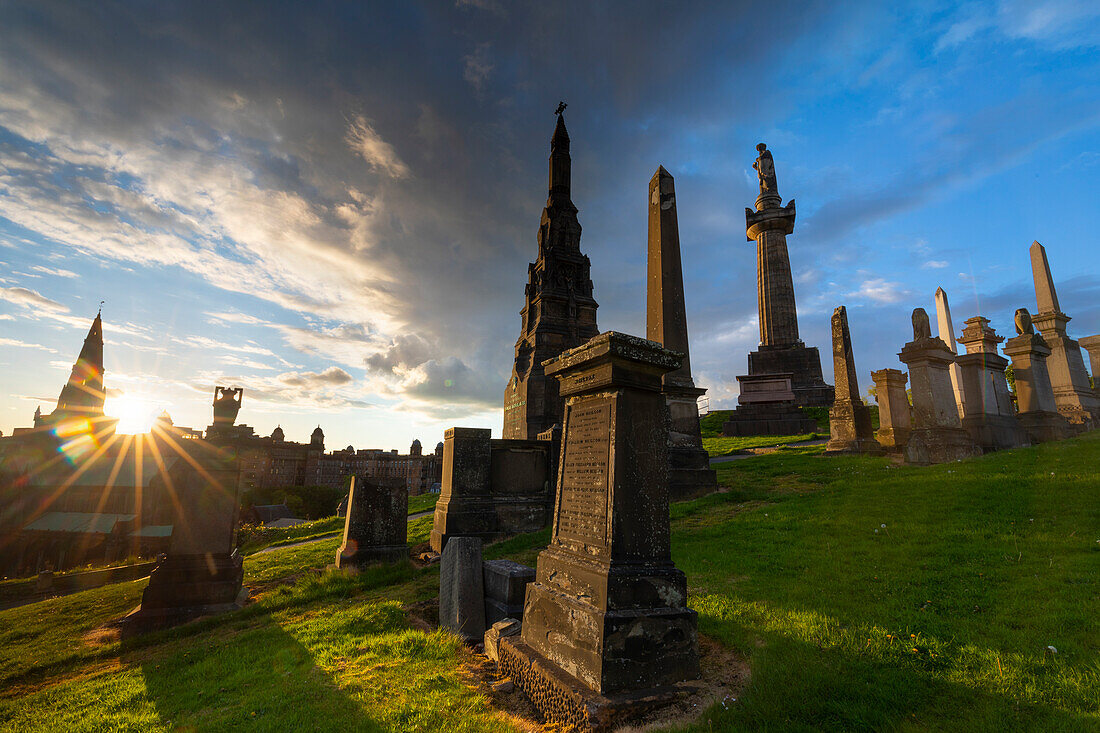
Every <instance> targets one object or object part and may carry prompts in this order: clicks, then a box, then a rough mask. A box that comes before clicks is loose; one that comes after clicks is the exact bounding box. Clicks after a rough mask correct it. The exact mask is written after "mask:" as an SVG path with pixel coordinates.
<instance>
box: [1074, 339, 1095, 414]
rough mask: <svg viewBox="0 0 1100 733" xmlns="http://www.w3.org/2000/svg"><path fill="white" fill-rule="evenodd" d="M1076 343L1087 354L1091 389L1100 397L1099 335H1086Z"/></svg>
mask: <svg viewBox="0 0 1100 733" xmlns="http://www.w3.org/2000/svg"><path fill="white" fill-rule="evenodd" d="M1077 343H1079V344H1080V345H1081V348H1082V349H1084V350H1085V351H1087V352H1088V354H1089V366H1090V367H1091V368H1092V391H1093V392H1094V393H1096V396H1097V398H1098V399H1100V335H1097V336H1086V337H1085V338H1083V339H1078V340H1077Z"/></svg>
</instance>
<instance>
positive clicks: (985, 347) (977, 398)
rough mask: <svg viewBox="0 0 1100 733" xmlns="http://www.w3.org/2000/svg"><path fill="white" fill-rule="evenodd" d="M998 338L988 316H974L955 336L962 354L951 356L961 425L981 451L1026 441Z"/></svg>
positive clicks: (1001, 339) (1000, 339) (1013, 446)
mask: <svg viewBox="0 0 1100 733" xmlns="http://www.w3.org/2000/svg"><path fill="white" fill-rule="evenodd" d="M1002 341H1004V338H1003V337H1002V336H998V335H997V332H996V331H994V330H993V329H992V328H990V327H989V319H988V318H982V317H981V316H974V317H973V318H970V319H968V320H967V321H966V327H965V328H963V331H962V336H961V337H960V338H959V343H961V344H963V345H964V346H965V347H966V353H965V354H960V355H959V356H957V357H955V363H956V364H957V365H958V366H959V377H960V379H961V380H962V381H961V386H962V397H963V402H962V408H963V413H962V426H963V429H965V430H966V431H968V432H969V433H970V437H971V438H973V440H974V442H975V443H977V444H978V445H979V446H980V447H981V448H982V450H984V451H992V450H1004V449H1006V448H1017V447H1019V446H1022V445H1027V444H1028V440H1027V434H1026V433H1025V432H1024V431H1023V429H1022V428H1021V427H1020V423H1019V422H1018V421H1017V419H1016V406H1015V405H1013V404H1012V393H1011V392H1010V391H1009V389H1008V381H1007V379H1006V378H1005V369H1006V368H1007V367H1008V359H1006V358H1004V357H1003V356H1001V355H1000V354H998V353H997V345H998V344H999V343H1001V342H1002Z"/></svg>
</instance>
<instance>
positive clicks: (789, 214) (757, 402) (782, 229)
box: [724, 143, 833, 435]
mask: <svg viewBox="0 0 1100 733" xmlns="http://www.w3.org/2000/svg"><path fill="white" fill-rule="evenodd" d="M756 149H757V151H758V152H759V155H758V156H757V158H756V161H755V162H754V163H753V165H752V167H753V168H755V169H756V175H757V178H758V179H759V181H760V195H759V196H757V197H756V210H755V211H753V210H752V209H749V208H746V209H745V234H746V236H747V238H748V241H750V242H753V241H755V242H756V299H757V307H758V309H759V314H760V347H759V348H758V349H757V350H756V351H753V352H750V353H749V373H748V375H746V376H740V377H738V378H737V380H738V381H739V382H740V383H741V395H740V396H739V397H738V402H739V403H740V405H741V407H739V408H738V410H737V414H735V415H734V416H733V417H732V419H731V422H730V423H726V426H727V427H726V428H724V431H725V432H726V434H727V435H766V434H775V431H777V430H781V431H795V432H798V431H801V430H802V429H803V428H805V427H806V426H807V425H808V423H806V424H805V425H803V426H801V427H799V426H796V425H795V424H794V423H796V422H798V421H799V418H798V416H799V415H800V413H799V412H798V411H797V410H794V409H793V408H794V407H801V406H807V407H811V406H812V407H817V406H822V407H827V406H829V405H831V404H832V402H833V388H832V387H831V386H830V385H828V384H826V383H825V380H824V379H823V378H822V376H821V355H820V354H819V353H818V350H817V348H816V347H813V346H810V347H807V346H806V345H805V344H804V343H803V342H802V340H801V339H800V338H799V336H798V313H797V310H796V307H795V299H794V281H793V279H792V278H791V260H790V255H789V254H788V253H787V235H788V234H791V233H792V232H793V231H794V219H795V206H794V200H793V199H792V200H791V201H789V202H788V203H787V205H786V206H783V205H782V204H783V199H782V198H781V197H780V196H779V184H778V182H777V179H776V174H775V161H774V160H773V158H772V154H771V151H769V150H768V147H767V145H765V144H764V143H760V144H759V145H757V146H756ZM744 408H749V409H744ZM780 413H783V414H782V415H780ZM802 422H805V420H802ZM733 423H736V425H734V424H733ZM777 423H780V424H777ZM811 432H812V428H811ZM779 434H782V433H779Z"/></svg>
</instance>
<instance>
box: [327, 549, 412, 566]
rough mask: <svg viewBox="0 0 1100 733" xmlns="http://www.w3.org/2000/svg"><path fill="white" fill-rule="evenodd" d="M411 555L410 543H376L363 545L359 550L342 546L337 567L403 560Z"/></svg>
mask: <svg viewBox="0 0 1100 733" xmlns="http://www.w3.org/2000/svg"><path fill="white" fill-rule="evenodd" d="M408 556H409V546H408V545H375V546H373V547H363V548H360V549H358V550H355V549H352V548H350V547H341V548H339V549H337V550H336V567H338V568H340V569H341V570H343V569H347V568H362V567H366V566H367V565H377V564H380V563H395V562H401V561H402V560H404V559H405V558H407V557H408Z"/></svg>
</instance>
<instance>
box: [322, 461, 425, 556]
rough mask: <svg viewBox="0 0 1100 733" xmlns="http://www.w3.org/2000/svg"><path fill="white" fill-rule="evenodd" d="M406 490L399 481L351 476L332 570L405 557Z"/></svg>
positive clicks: (407, 491)
mask: <svg viewBox="0 0 1100 733" xmlns="http://www.w3.org/2000/svg"><path fill="white" fill-rule="evenodd" d="M408 510H409V490H408V486H407V485H406V483H405V481H404V480H403V479H368V478H366V477H365V476H352V479H351V491H350V492H348V514H347V517H346V518H345V519H344V541H343V543H342V544H341V545H340V549H338V550H337V551H336V567H338V568H349V567H351V568H360V567H364V566H366V565H370V564H372V563H388V562H398V561H400V560H403V559H405V558H406V557H407V556H408V552H409V550H408V546H407V544H406V539H407V537H408V526H409V524H408V519H407V516H408Z"/></svg>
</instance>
